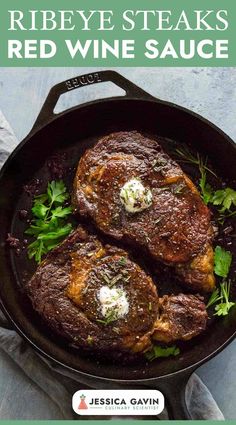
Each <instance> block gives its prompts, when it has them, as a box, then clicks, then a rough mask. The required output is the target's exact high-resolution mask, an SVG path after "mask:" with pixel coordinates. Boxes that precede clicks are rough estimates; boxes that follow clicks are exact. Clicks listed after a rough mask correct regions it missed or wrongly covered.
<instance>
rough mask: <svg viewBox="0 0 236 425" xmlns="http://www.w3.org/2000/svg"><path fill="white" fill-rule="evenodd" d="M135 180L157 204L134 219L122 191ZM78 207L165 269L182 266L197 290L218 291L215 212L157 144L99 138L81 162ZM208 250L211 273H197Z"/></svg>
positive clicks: (134, 136) (126, 136)
mask: <svg viewBox="0 0 236 425" xmlns="http://www.w3.org/2000/svg"><path fill="white" fill-rule="evenodd" d="M133 178H138V179H139V180H140V181H141V182H142V183H143V184H144V186H145V187H147V188H149V189H150V190H151V192H152V205H151V206H150V207H149V208H146V209H145V210H144V211H141V212H138V213H134V214H132V213H129V212H127V211H126V210H125V208H124V206H123V205H122V203H121V201H120V191H121V188H122V187H123V186H124V184H125V183H127V181H129V180H131V179H133ZM73 203H74V205H75V209H76V210H77V211H78V212H79V213H80V214H81V215H83V216H89V217H91V218H92V219H93V220H94V222H95V223H96V225H97V226H98V227H99V228H100V229H101V230H102V231H103V232H105V233H106V234H109V235H111V236H113V237H115V238H117V239H123V240H124V241H125V242H128V243H130V244H132V245H134V246H136V247H137V246H143V247H145V248H146V249H147V250H148V251H149V253H150V254H151V255H152V256H153V257H154V258H155V259H156V260H158V261H161V262H164V263H165V264H168V265H171V266H181V267H178V273H179V275H181V278H182V280H184V281H185V282H188V283H189V285H190V286H191V287H192V288H194V289H197V290H199V289H200V290H201V289H202V290H206V291H211V290H212V289H213V287H214V277H213V264H212V260H211V257H212V255H211V254H212V247H211V243H212V238H213V229H212V226H211V223H210V217H211V216H210V211H209V209H208V208H207V206H206V205H204V203H203V202H202V200H201V198H200V195H199V193H198V191H197V189H196V187H195V186H194V184H193V183H192V182H191V180H189V178H188V177H187V176H186V175H185V174H184V173H183V171H182V169H181V168H180V167H179V165H178V164H177V163H176V162H175V161H173V160H172V159H171V158H170V157H169V156H168V155H167V154H166V153H164V152H163V150H162V148H161V146H160V145H159V144H158V142H157V141H155V140H151V139H149V138H147V137H144V136H142V135H141V134H139V133H138V132H136V131H133V132H120V133H113V134H110V135H109V136H106V137H103V138H102V139H100V140H99V141H98V142H97V144H96V145H95V146H94V147H93V148H92V149H89V150H87V151H86V153H85V154H84V155H83V157H82V158H81V160H80V162H79V165H78V168H77V173H76V177H75V180H74V194H73ZM205 251H208V252H209V257H207V258H209V262H208V265H207V272H206V273H205V272H204V270H203V272H202V273H195V272H194V264H195V263H193V260H194V259H196V258H197V257H198V256H199V255H200V256H202V253H203V252H205ZM185 269H186V270H187V272H185ZM209 270H210V271H209ZM192 273H194V276H192Z"/></svg>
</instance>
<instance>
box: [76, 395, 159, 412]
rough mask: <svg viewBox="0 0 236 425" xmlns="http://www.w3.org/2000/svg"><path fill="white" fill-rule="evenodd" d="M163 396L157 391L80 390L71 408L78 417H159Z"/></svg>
mask: <svg viewBox="0 0 236 425" xmlns="http://www.w3.org/2000/svg"><path fill="white" fill-rule="evenodd" d="M164 404H165V403H164V396H163V394H162V393H161V392H160V391H158V390H80V391H77V392H76V393H75V394H74V395H73V399H72V407H73V410H74V411H75V412H76V413H77V414H78V415H94V416H96V415H119V416H120V415H135V416H136V415H143V416H144V415H147V416H148V415H159V414H160V413H161V412H162V411H163V409H164Z"/></svg>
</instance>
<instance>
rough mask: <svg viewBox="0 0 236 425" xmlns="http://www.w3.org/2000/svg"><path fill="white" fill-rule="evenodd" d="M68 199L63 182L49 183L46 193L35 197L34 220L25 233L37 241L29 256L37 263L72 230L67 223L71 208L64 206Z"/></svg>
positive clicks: (31, 247)
mask: <svg viewBox="0 0 236 425" xmlns="http://www.w3.org/2000/svg"><path fill="white" fill-rule="evenodd" d="M68 198H69V194H68V192H67V189H66V186H65V185H64V183H63V181H62V180H59V181H52V182H50V183H48V186H47V191H46V193H43V194H41V195H38V196H35V197H34V200H33V207H32V210H31V211H32V214H33V218H32V221H31V225H30V227H29V228H28V229H27V230H26V231H25V233H26V234H27V235H30V236H32V237H33V238H34V239H35V240H34V241H33V242H31V243H30V244H29V246H28V256H29V258H34V259H35V261H36V262H37V263H40V262H41V259H42V256H43V255H44V254H46V253H47V252H48V251H50V250H51V249H53V248H55V247H56V246H57V245H58V244H59V243H60V242H61V241H62V240H63V238H64V237H65V236H67V235H68V234H69V233H70V232H71V230H72V225H71V223H66V219H67V218H68V216H69V215H70V214H71V212H72V209H71V207H65V206H64V204H65V202H66V201H67V199H68Z"/></svg>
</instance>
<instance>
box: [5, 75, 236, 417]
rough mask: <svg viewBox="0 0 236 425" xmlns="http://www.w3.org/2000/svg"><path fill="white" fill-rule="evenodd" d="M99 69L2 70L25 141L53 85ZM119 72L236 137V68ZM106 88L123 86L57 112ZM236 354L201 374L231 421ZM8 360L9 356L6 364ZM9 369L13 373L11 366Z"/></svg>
mask: <svg viewBox="0 0 236 425" xmlns="http://www.w3.org/2000/svg"><path fill="white" fill-rule="evenodd" d="M99 69H101V68H99ZM97 70H98V69H97V68H18V69H13V68H12V69H11V68H5V69H4V68H1V69H0V94H1V96H0V99H1V103H0V109H2V111H3V113H4V115H5V116H6V118H7V119H8V121H9V123H10V124H11V126H12V128H13V129H14V131H15V134H16V136H17V137H18V138H19V140H21V139H22V138H23V137H25V136H26V135H27V133H28V132H29V130H30V129H31V127H32V125H33V123H34V121H35V119H36V117H37V114H38V112H39V110H40V108H41V106H42V104H43V102H44V100H45V98H46V95H47V93H48V91H49V89H50V88H51V87H52V86H53V85H54V84H56V83H58V82H60V81H63V80H66V79H68V78H71V77H75V76H77V75H81V74H85V73H88V72H91V71H97ZM116 71H118V72H120V73H121V74H122V75H124V76H125V77H127V78H129V79H130V80H132V81H133V82H134V83H136V84H137V85H139V86H140V87H142V88H143V89H144V90H146V91H148V92H150V93H151V94H152V95H154V96H156V97H158V98H160V99H163V100H168V101H171V102H174V103H177V104H180V105H182V106H184V107H186V108H189V109H192V110H193V111H195V112H197V113H199V114H201V115H203V116H204V117H205V118H208V119H209V120H210V121H212V122H213V123H215V124H216V125H218V126H219V127H220V128H221V129H222V130H223V131H225V132H226V133H227V134H228V135H229V136H231V137H232V138H233V139H234V140H235V141H236V119H235V113H236V71H235V68H116ZM104 92H105V94H106V96H114V95H116V94H120V90H119V89H117V88H116V87H114V85H113V84H109V83H106V85H104V84H101V85H96V86H91V87H89V88H88V87H85V88H82V89H80V90H75V91H73V92H71V93H69V94H66V95H63V96H62V97H61V99H60V101H59V103H58V105H57V108H56V111H57V112H59V111H60V110H64V109H66V108H68V107H70V106H73V105H76V104H78V103H83V102H86V101H89V100H93V99H95V98H100V97H104ZM235 352H236V341H234V342H232V343H231V344H230V345H229V346H228V347H227V348H226V349H225V350H224V351H223V352H222V353H221V354H219V355H218V356H216V357H215V358H214V359H212V360H210V361H209V362H208V363H207V364H205V365H203V366H202V367H201V368H200V369H199V370H198V374H199V375H200V376H201V378H202V379H203V381H204V382H205V383H206V385H207V386H208V388H209V389H210V390H211V391H212V394H213V396H214V397H215V399H216V401H217V403H218V404H219V407H220V408H221V410H222V411H223V413H224V415H225V418H227V419H235V418H236V403H235V392H236V356H235ZM4 361H5V360H4V358H3V359H2V362H3V363H4ZM6 373H12V372H11V371H10V370H8V369H6V371H5V374H6ZM4 376H5V375H4ZM4 376H3V377H1V386H2V385H3V386H4ZM0 390H1V388H0ZM15 402H17V400H16V401H15Z"/></svg>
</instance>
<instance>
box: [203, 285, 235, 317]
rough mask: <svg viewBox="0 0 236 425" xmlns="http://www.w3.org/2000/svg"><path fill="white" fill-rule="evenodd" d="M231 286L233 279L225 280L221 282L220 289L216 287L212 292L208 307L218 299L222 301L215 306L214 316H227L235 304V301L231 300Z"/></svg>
mask: <svg viewBox="0 0 236 425" xmlns="http://www.w3.org/2000/svg"><path fill="white" fill-rule="evenodd" d="M230 287H231V280H228V281H223V282H222V283H221V284H220V289H219V288H216V289H215V290H214V291H213V293H212V294H211V297H210V299H209V301H208V303H207V306H206V308H209V307H210V306H211V305H213V304H216V303H217V302H218V301H220V302H219V303H218V304H217V305H216V306H215V314H214V316H227V314H228V313H229V310H230V309H231V307H233V306H234V305H235V303H234V302H232V301H230V300H229V297H230Z"/></svg>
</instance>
